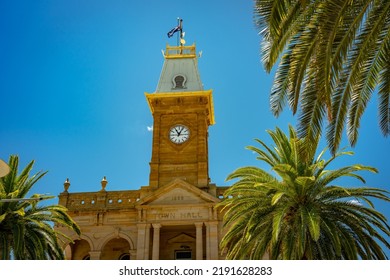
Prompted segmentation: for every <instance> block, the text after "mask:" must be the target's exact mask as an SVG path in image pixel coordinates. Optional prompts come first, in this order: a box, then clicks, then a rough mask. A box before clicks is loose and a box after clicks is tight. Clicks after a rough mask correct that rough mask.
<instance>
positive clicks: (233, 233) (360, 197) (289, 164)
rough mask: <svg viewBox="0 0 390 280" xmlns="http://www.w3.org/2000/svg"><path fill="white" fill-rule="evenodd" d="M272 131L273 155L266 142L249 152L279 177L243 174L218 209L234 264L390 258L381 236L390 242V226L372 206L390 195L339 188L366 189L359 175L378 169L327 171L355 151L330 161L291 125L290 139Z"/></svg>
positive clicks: (253, 171) (251, 170)
mask: <svg viewBox="0 0 390 280" xmlns="http://www.w3.org/2000/svg"><path fill="white" fill-rule="evenodd" d="M267 132H268V133H269V135H270V136H271V137H272V139H273V141H274V143H275V146H274V148H272V147H269V146H267V145H266V144H265V143H264V142H263V141H261V140H259V139H256V141H257V142H258V143H259V144H260V145H261V148H258V147H254V146H249V147H247V148H248V149H249V150H251V151H253V152H254V153H256V154H257V155H258V157H257V159H258V160H260V161H262V162H264V163H266V164H267V165H269V167H270V168H271V170H272V172H274V173H275V174H273V173H269V172H268V171H267V170H264V169H261V168H258V167H242V168H239V169H237V170H235V171H234V172H233V173H231V174H230V175H229V176H228V178H227V179H228V180H232V179H236V181H235V182H234V183H233V185H232V187H231V188H229V189H228V190H227V191H226V193H225V197H226V199H225V200H223V201H222V202H221V203H220V205H219V206H220V207H223V209H224V211H225V214H224V224H225V226H226V228H227V229H228V230H227V233H226V235H225V236H224V237H223V239H222V241H221V246H222V248H223V249H225V250H226V251H227V258H229V259H261V258H262V257H263V256H265V255H267V254H268V255H269V257H270V258H271V259H358V258H361V259H386V258H387V256H386V255H385V253H384V251H383V249H382V247H381V246H380V244H383V245H384V246H386V247H387V248H390V244H389V243H388V242H387V241H386V238H385V237H383V236H382V234H383V235H385V236H389V235H390V227H389V225H388V224H387V220H386V217H385V216H384V215H383V214H381V213H380V212H378V211H377V210H375V209H374V205H373V202H372V199H373V198H374V199H379V200H384V201H386V202H389V201H390V198H389V197H388V196H387V194H388V192H387V191H385V190H382V189H379V188H372V187H356V188H348V187H342V186H338V185H336V184H335V181H336V180H337V179H339V178H342V177H345V176H350V177H354V178H356V179H358V180H360V181H361V182H363V183H365V181H364V178H363V177H361V176H360V175H358V174H357V172H358V171H370V172H374V173H376V172H377V170H376V169H375V168H373V167H369V166H364V165H361V164H355V165H352V166H345V167H342V168H339V169H334V170H329V169H326V168H328V167H329V164H330V163H332V162H333V161H334V160H335V159H336V158H338V157H339V156H342V155H351V154H352V152H338V153H336V154H335V155H333V156H332V157H331V158H330V159H329V160H324V159H323V156H324V152H325V150H324V151H322V152H321V153H320V154H319V155H318V156H317V157H315V153H316V148H317V145H318V141H317V142H315V143H312V145H307V142H306V141H304V140H300V139H299V138H298V137H297V132H296V131H295V130H294V129H293V128H292V127H291V126H290V128H289V136H287V135H285V134H284V133H283V132H282V131H281V130H280V129H279V128H276V130H275V131H267ZM317 139H318V138H317Z"/></svg>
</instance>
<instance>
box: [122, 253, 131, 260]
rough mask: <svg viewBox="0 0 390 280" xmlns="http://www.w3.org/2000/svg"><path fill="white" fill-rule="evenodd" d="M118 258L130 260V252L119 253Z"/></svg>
mask: <svg viewBox="0 0 390 280" xmlns="http://www.w3.org/2000/svg"><path fill="white" fill-rule="evenodd" d="M119 260H130V254H129V253H124V254H122V255H120V256H119Z"/></svg>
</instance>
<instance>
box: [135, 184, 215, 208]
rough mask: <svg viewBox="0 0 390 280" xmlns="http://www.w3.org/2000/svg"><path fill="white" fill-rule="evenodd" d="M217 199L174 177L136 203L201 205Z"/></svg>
mask: <svg viewBox="0 0 390 280" xmlns="http://www.w3.org/2000/svg"><path fill="white" fill-rule="evenodd" d="M219 201H220V200H219V199H218V198H216V197H214V196H212V195H210V194H209V193H207V192H205V191H203V190H201V189H199V188H197V187H195V186H193V185H191V184H189V183H188V182H186V181H183V180H181V179H175V180H173V181H172V182H170V183H169V184H167V185H165V186H163V187H161V188H159V189H157V190H156V191H155V192H153V193H152V194H150V195H148V196H147V197H144V198H143V199H141V200H139V201H138V203H137V205H138V206H141V205H151V206H154V205H194V204H195V205H202V204H209V203H218V202H219Z"/></svg>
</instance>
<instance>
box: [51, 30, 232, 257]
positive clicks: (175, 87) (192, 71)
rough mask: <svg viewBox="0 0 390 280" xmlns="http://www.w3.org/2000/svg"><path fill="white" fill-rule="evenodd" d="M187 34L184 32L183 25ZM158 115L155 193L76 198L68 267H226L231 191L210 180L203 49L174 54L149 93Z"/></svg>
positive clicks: (71, 200) (69, 197)
mask: <svg viewBox="0 0 390 280" xmlns="http://www.w3.org/2000/svg"><path fill="white" fill-rule="evenodd" d="M180 29H181V25H180ZM145 95H146V99H147V102H148V104H149V108H150V111H151V113H152V115H153V144H152V155H151V161H150V174H149V185H148V186H142V187H141V188H140V189H139V190H129V189H125V190H121V191H118V190H115V191H110V190H109V187H108V188H107V184H108V180H107V178H106V177H103V179H102V181H101V189H100V190H97V191H96V192H82V193H80V192H75V193H70V192H69V191H68V190H69V187H70V181H69V180H68V179H67V180H66V181H65V183H64V191H63V192H62V193H61V194H60V196H59V204H61V205H63V206H65V207H67V209H68V213H69V214H70V215H71V217H72V218H74V220H75V221H76V222H77V224H78V225H79V226H80V228H81V232H82V234H81V236H76V235H75V234H74V233H69V230H68V229H66V228H61V229H60V230H61V231H62V232H63V233H65V234H67V233H69V234H73V235H70V237H71V239H72V240H74V242H69V241H64V249H65V253H66V256H67V259H94V260H97V259H102V260H103V259H104V260H107V259H111V260H115V259H123V260H124V259H136V260H149V259H152V260H218V259H224V258H225V253H224V252H222V251H221V250H220V248H219V244H220V242H221V239H222V237H223V235H224V228H223V213H222V210H221V209H220V208H218V207H217V205H218V203H219V202H220V201H221V200H222V199H224V192H225V190H226V189H227V187H223V186H216V185H215V184H212V183H210V179H209V158H208V129H209V126H211V125H213V124H214V109H213V99H212V90H205V89H203V84H202V82H201V80H200V75H199V71H198V56H197V54H196V49H195V45H192V46H183V45H181V46H177V47H175V46H167V47H166V50H165V52H164V65H163V69H162V71H161V75H160V79H159V82H158V85H157V88H156V91H155V92H153V93H145Z"/></svg>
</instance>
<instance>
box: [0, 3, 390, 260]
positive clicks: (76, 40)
mask: <svg viewBox="0 0 390 280" xmlns="http://www.w3.org/2000/svg"><path fill="white" fill-rule="evenodd" d="M177 17H181V18H183V20H184V21H183V26H184V31H185V32H186V36H185V39H186V41H187V45H188V44H192V43H196V46H197V51H202V57H201V58H200V59H199V70H200V75H201V79H202V81H203V84H204V88H205V89H213V97H214V108H215V117H216V124H215V125H214V126H212V127H210V130H209V159H210V177H211V180H212V182H214V183H216V184H217V185H220V186H221V185H222V186H223V185H228V184H229V183H228V182H225V178H226V177H227V175H228V174H229V173H230V172H232V171H233V170H235V169H236V168H238V167H241V166H246V165H258V166H260V167H265V165H263V164H261V163H258V162H257V161H256V160H255V156H254V155H253V154H252V153H251V152H249V151H248V150H245V146H247V145H252V144H255V142H254V141H253V139H254V138H260V139H262V140H264V141H266V142H267V143H271V141H270V138H269V137H268V134H267V133H266V132H265V130H266V129H275V127H276V126H279V127H280V128H282V129H283V130H285V131H287V127H288V124H289V123H291V124H294V123H295V117H294V116H292V114H291V112H290V111H288V110H287V109H286V110H285V112H284V113H283V114H282V116H280V117H279V118H278V119H276V118H275V117H274V116H273V115H272V114H271V112H270V109H269V93H270V88H271V85H272V79H273V75H272V74H267V73H266V72H265V70H264V68H263V67H262V65H261V61H260V41H261V38H260V36H259V35H258V32H257V30H256V28H255V26H254V23H253V1H251V0H246V1H243V0H241V1H239V0H230V1H222V0H213V1H210V0H199V1H191V0H183V1H169V0H168V1H151V0H149V1H148V0H133V1H127V0H113V1H103V0H83V1H80V0H56V1H43V0H35V1H27V0H3V1H1V2H0V38H1V43H0V98H1V99H0V100H1V101H0V104H1V110H0V119H1V128H0V158H1V159H3V160H5V161H7V160H8V157H9V156H10V155H11V154H17V155H19V157H20V160H21V165H22V166H25V165H26V164H27V163H28V162H29V161H31V160H33V159H34V160H35V161H36V164H35V168H34V171H35V172H38V171H39V170H44V171H46V170H48V171H49V172H48V174H47V175H46V176H45V177H44V178H43V179H42V180H41V181H40V182H39V183H38V184H37V185H36V188H35V192H36V193H50V194H52V195H58V194H59V193H60V192H62V190H63V182H64V181H65V179H66V178H69V179H70V181H71V187H70V190H69V191H71V192H80V191H97V190H99V189H100V180H101V179H102V177H103V176H107V180H108V182H109V183H108V186H107V190H123V189H139V188H140V187H141V186H146V185H148V179H149V161H150V158H151V144H152V143H151V142H152V133H151V132H150V131H149V130H148V127H150V126H152V123H153V120H152V116H151V113H150V111H149V108H148V106H147V102H146V99H145V96H144V92H154V91H155V89H156V86H157V82H158V79H159V75H160V72H161V69H162V65H163V57H162V54H161V50H162V49H165V46H166V44H167V43H168V44H170V45H175V44H176V36H174V37H172V38H171V39H168V37H167V35H166V34H167V32H168V31H169V30H170V29H171V28H173V27H174V26H175V25H176V22H177ZM344 137H345V135H344ZM389 141H390V139H389V138H384V137H383V136H382V135H381V133H380V130H379V126H378V120H377V101H376V97H375V98H373V99H372V100H371V102H370V104H369V105H368V108H367V110H366V113H365V114H364V116H363V119H362V123H361V129H360V138H359V141H358V143H357V146H356V147H355V148H353V151H354V152H355V156H353V157H344V161H341V162H340V161H339V165H337V164H335V165H333V168H337V167H340V166H341V165H349V164H354V163H361V164H366V165H371V166H374V167H376V168H378V169H379V171H380V173H379V174H370V173H362V174H361V175H363V176H364V177H365V178H366V179H367V185H369V186H375V187H380V188H385V189H387V190H390V186H389V181H390V180H389V178H390V176H389V174H390V166H389V160H388V157H389V155H390V146H389ZM344 146H348V143H347V142H345V141H344ZM331 167H332V166H331ZM343 183H344V184H346V185H350V186H353V185H354V184H357V185H361V184H360V182H358V181H352V180H351V181H349V180H345V181H343ZM377 208H378V209H379V210H380V211H381V212H383V213H385V214H386V216H387V218H390V210H389V207H388V205H385V204H383V203H378V204H377ZM387 254H388V255H390V254H389V253H387Z"/></svg>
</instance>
